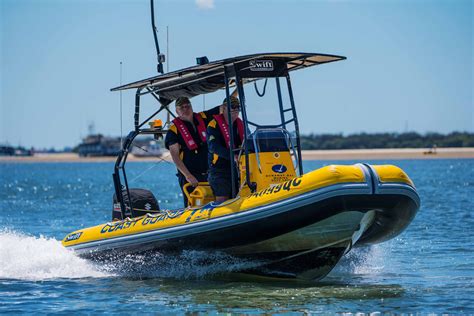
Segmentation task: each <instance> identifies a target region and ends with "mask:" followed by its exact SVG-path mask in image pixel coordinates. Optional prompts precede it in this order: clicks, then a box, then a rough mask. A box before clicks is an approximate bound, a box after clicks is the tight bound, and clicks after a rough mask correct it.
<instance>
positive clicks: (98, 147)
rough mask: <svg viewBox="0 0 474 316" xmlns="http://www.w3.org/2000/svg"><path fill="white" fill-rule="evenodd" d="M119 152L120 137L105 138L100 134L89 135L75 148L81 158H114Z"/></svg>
mask: <svg viewBox="0 0 474 316" xmlns="http://www.w3.org/2000/svg"><path fill="white" fill-rule="evenodd" d="M119 151H120V137H107V136H104V135H102V134H95V135H89V136H87V137H86V138H84V139H83V140H82V143H80V144H79V146H78V147H77V152H78V154H79V156H81V157H93V156H116V155H117V154H118V152H119Z"/></svg>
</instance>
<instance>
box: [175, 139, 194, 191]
mask: <svg viewBox="0 0 474 316" xmlns="http://www.w3.org/2000/svg"><path fill="white" fill-rule="evenodd" d="M169 151H170V154H171V158H172V159H173V162H174V163H175V165H176V168H178V170H179V171H180V172H181V173H182V174H183V175H184V176H185V177H186V181H188V182H189V183H191V185H192V186H193V187H195V186H197V185H198V180H197V179H196V177H195V176H193V175H192V173H191V172H189V170H188V168H187V167H186V165H185V164H184V163H183V161H182V160H181V159H180V158H179V144H178V143H176V144H173V145H170V146H169Z"/></svg>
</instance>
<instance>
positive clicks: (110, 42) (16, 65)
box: [0, 0, 474, 148]
mask: <svg viewBox="0 0 474 316" xmlns="http://www.w3.org/2000/svg"><path fill="white" fill-rule="evenodd" d="M155 7H156V8H155V12H156V19H157V26H158V28H159V30H160V33H159V39H160V46H161V49H162V51H164V52H166V48H167V47H166V26H169V31H170V44H169V51H170V56H168V57H169V62H170V65H169V67H170V70H176V69H179V68H182V67H187V66H191V65H193V64H194V63H195V57H197V56H203V55H206V56H208V57H209V59H210V60H216V59H221V58H226V57H231V56H237V55H243V54H250V53H257V52H272V51H277V52H280V51H302V52H318V53H328V54H338V55H343V56H347V58H348V59H347V60H346V61H342V62H338V63H333V64H328V65H322V66H319V67H313V68H309V69H305V70H302V71H298V72H295V73H293V74H292V83H293V88H294V93H295V100H296V104H297V111H298V114H299V118H300V128H301V131H302V132H303V133H311V132H312V133H344V134H351V133H358V132H404V131H407V130H408V131H417V132H420V133H425V132H430V131H432V132H441V133H448V132H451V131H470V132H474V105H473V78H472V77H473V72H474V69H473V64H474V62H473V28H474V27H473V26H474V25H473V4H472V1H460V0H455V1H434V0H433V1H342V0H331V1H301V2H297V1H272V2H270V1H219V0H215V1H211V0H200V1H198V2H196V1H192V0H190V1H159V0H155ZM0 12H1V16H0V20H1V22H0V23H1V24H0V45H1V64H0V67H1V68H0V72H1V75H0V85H1V99H0V102H1V107H0V125H1V126H0V143H4V142H9V143H10V144H13V145H18V144H21V145H24V146H35V147H52V146H54V147H56V148H61V147H63V146H72V145H75V144H77V143H78V142H79V141H80V139H81V137H84V136H85V135H86V134H87V131H88V124H89V123H90V122H94V125H95V130H96V131H97V132H101V133H103V134H106V135H119V134H120V112H119V100H120V99H119V93H118V92H110V88H112V87H115V86H117V85H118V84H119V81H120V66H119V65H120V62H123V68H122V70H123V75H122V77H123V78H122V81H123V82H124V83H126V82H131V81H135V80H139V79H143V78H145V77H149V76H152V75H155V74H156V57H155V49H154V43H153V37H152V32H151V26H150V12H149V1H147V0H144V1H138V0H137V1H111V0H109V1H105V0H101V1H99V0H94V1H92V0H88V1H85V0H81V1H78V0H72V1H59V0H56V1H52V0H35V1H25V0H14V1H12V0H0ZM165 69H166V66H165ZM223 96H224V94H223V93H220V94H219V93H217V94H216V95H213V96H209V97H207V98H206V106H207V107H209V106H210V105H212V104H217V102H219V101H221V100H222V98H223ZM133 102H134V99H133V92H132V91H131V92H125V93H123V126H124V128H123V130H124V132H127V131H128V130H130V129H132V125H133V121H132V113H133ZM202 103H203V100H202V98H200V97H197V98H195V99H194V100H193V104H194V108H195V110H200V109H202ZM145 106H147V107H148V109H149V110H152V109H154V107H155V105H154V104H153V103H152V102H149V103H148V104H146V105H145ZM256 111H257V112H256V113H257V114H258V113H259V112H258V111H259V110H256ZM262 111H263V112H261V114H262V115H264V113H266V112H265V111H268V109H267V110H262Z"/></svg>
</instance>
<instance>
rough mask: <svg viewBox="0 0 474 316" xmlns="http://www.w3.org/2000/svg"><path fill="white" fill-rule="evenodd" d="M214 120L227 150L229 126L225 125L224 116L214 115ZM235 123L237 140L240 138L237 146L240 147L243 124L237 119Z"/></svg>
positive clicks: (242, 138)
mask: <svg viewBox="0 0 474 316" xmlns="http://www.w3.org/2000/svg"><path fill="white" fill-rule="evenodd" d="M214 118H215V119H216V122H217V125H219V128H220V130H221V134H222V136H223V137H224V140H225V145H226V147H227V148H229V147H230V133H229V124H227V122H226V121H225V118H224V114H219V115H214ZM235 122H236V123H237V133H238V134H239V138H240V143H239V145H240V144H242V142H243V140H244V122H242V120H241V119H240V118H237V119H236V120H235ZM234 145H235V144H234Z"/></svg>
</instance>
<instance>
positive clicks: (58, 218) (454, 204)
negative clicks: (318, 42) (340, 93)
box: [0, 159, 474, 314]
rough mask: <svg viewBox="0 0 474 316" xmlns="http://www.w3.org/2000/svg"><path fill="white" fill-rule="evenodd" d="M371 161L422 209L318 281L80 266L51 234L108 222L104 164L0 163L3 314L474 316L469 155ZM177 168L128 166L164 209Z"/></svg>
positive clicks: (187, 257)
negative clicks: (405, 181)
mask: <svg viewBox="0 0 474 316" xmlns="http://www.w3.org/2000/svg"><path fill="white" fill-rule="evenodd" d="M331 163H340V164H348V163H353V162H347V161H344V162H331ZM372 163H374V164H385V163H391V164H396V165H398V166H400V167H401V168H403V169H404V170H405V171H406V172H407V173H408V174H409V175H410V177H411V178H412V180H413V181H414V182H415V184H416V187H417V189H418V192H419V194H420V197H421V203H422V206H421V209H420V211H419V212H418V214H417V216H416V218H415V219H414V221H413V222H412V223H411V225H410V226H409V227H408V228H407V229H406V231H404V232H403V233H402V234H401V235H399V236H398V237H396V238H395V239H392V240H390V241H388V242H385V243H382V244H378V245H375V246H371V247H365V248H355V249H353V250H352V251H351V253H350V254H349V255H348V256H346V257H345V258H344V259H343V260H342V261H341V262H340V263H339V264H338V266H336V268H335V269H334V270H333V271H332V272H331V273H330V274H329V275H328V276H327V277H326V278H325V279H324V280H323V281H320V282H300V281H283V280H281V281H263V280H260V279H255V278H252V277H248V276H242V275H238V274H235V273H232V272H233V271H237V270H239V269H242V268H245V267H250V266H252V264H254V263H252V262H247V261H239V260H236V259H235V258H232V257H230V256H228V255H226V254H224V253H219V252H214V253H207V252H200V251H193V250H184V251H183V252H182V253H180V254H177V255H174V256H165V255H162V254H156V256H155V257H153V258H142V257H137V256H135V257H125V258H118V261H117V262H116V263H110V262H109V263H106V264H95V263H92V262H89V261H87V260H84V259H81V258H79V257H77V256H76V255H75V254H74V253H73V252H72V251H69V250H66V249H65V248H63V247H62V246H61V242H60V240H61V239H62V238H63V237H64V236H65V235H66V234H67V233H69V232H71V231H73V230H76V229H79V228H83V227H88V226H92V225H98V224H101V223H104V222H106V221H109V220H110V217H111V209H112V194H113V186H112V177H111V173H112V171H113V163H0V313H6V312H11V313H14V314H18V313H33V312H43V313H55V312H60V313H70V312H74V313H77V312H79V313H88V314H95V313H104V312H105V313H113V314H117V313H123V314H129V313H139V312H140V313H141V312H146V313H158V314H176V313H206V314H217V313H280V314H283V313H293V314H301V313H307V314H311V313H320V312H327V313H335V312H337V313H376V312H380V313H386V312H393V313H474V251H473V248H474V237H473V236H474V227H473V226H474V160H472V159H456V160H397V161H373V162H372ZM327 164H329V162H326V161H306V162H305V163H304V167H305V170H306V171H308V170H312V169H316V168H320V167H322V166H324V165H327ZM174 173H175V171H174V167H173V166H172V165H171V164H168V163H148V162H139V163H129V164H128V179H129V181H130V185H131V186H132V187H139V188H149V189H151V190H152V191H153V192H154V194H155V195H156V196H157V199H158V200H159V203H160V205H161V206H162V208H176V207H179V206H180V205H181V203H182V196H181V195H180V192H179V188H178V184H177V181H176V177H175V175H174Z"/></svg>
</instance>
